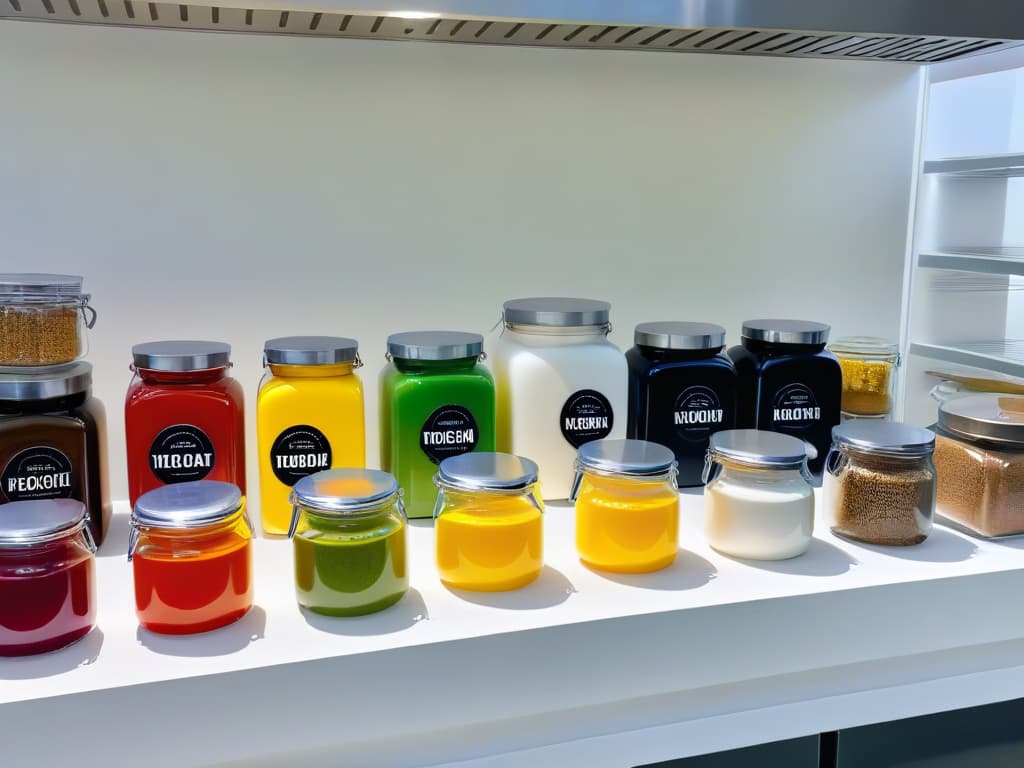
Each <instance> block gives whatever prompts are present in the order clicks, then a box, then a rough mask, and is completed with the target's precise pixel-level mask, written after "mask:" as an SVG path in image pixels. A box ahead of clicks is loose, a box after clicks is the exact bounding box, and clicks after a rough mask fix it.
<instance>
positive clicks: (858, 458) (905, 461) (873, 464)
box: [836, 445, 932, 472]
mask: <svg viewBox="0 0 1024 768" xmlns="http://www.w3.org/2000/svg"><path fill="white" fill-rule="evenodd" d="M836 451H837V452H838V453H840V454H843V455H845V456H847V457H848V458H849V459H850V460H852V461H854V462H855V463H856V464H857V466H859V467H864V468H865V469H877V470H879V471H888V472H899V471H901V470H906V469H916V468H917V467H920V466H922V465H925V464H927V463H928V462H929V461H931V458H932V452H931V451H928V452H927V453H915V454H907V455H893V454H891V453H879V452H876V451H866V450H863V449H860V448H854V447H852V446H848V445H837V446H836Z"/></svg>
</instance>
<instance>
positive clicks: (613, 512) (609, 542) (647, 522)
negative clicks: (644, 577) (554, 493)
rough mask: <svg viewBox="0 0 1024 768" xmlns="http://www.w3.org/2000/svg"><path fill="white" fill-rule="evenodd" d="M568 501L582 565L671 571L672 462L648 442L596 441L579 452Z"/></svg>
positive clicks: (675, 500) (674, 544)
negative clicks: (573, 514) (571, 505)
mask: <svg viewBox="0 0 1024 768" xmlns="http://www.w3.org/2000/svg"><path fill="white" fill-rule="evenodd" d="M570 500H571V501H573V502H575V504H576V550H577V552H578V553H579V556H580V560H582V561H583V564H584V565H587V566H589V567H591V568H594V569H597V570H601V571H613V572H616V573H648V572H650V571H658V570H661V569H662V568H666V567H668V566H669V565H671V564H672V563H673V562H674V561H675V559H676V552H677V551H678V549H679V491H678V489H677V487H676V461H675V457H674V455H673V453H672V451H670V450H669V449H668V448H666V447H665V446H663V445H658V444H657V443H650V442H647V441H646V440H595V441H593V442H590V443H585V444H584V445H583V446H581V447H580V449H579V453H578V455H577V458H576V480H575V482H574V483H573V489H572V495H571V497H570Z"/></svg>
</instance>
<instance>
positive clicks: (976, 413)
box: [939, 394, 1024, 443]
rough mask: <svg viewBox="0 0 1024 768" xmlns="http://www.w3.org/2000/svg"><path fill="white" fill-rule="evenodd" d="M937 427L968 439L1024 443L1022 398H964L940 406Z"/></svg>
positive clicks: (1011, 396) (987, 395)
mask: <svg viewBox="0 0 1024 768" xmlns="http://www.w3.org/2000/svg"><path fill="white" fill-rule="evenodd" d="M939 426H940V427H942V429H944V430H946V431H947V432H951V433H952V434H955V435H960V436H962V437H966V438H967V439H969V440H994V441H996V442H1003V443H1024V397H1019V396H1014V395H999V394H978V395H964V396H963V397H955V398H953V399H951V400H946V401H945V402H943V403H941V404H940V405H939Z"/></svg>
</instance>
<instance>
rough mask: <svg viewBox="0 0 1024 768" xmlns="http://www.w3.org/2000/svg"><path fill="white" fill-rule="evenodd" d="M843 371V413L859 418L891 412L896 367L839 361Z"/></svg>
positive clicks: (888, 363)
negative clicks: (891, 389) (894, 368)
mask: <svg viewBox="0 0 1024 768" xmlns="http://www.w3.org/2000/svg"><path fill="white" fill-rule="evenodd" d="M839 367H840V368H841V369H842V371H843V398H842V409H843V411H845V412H846V413H852V414H855V415H858V416H884V415H886V414H887V413H889V411H890V410H891V409H892V398H891V396H890V395H889V391H890V387H891V380H892V371H893V364H892V363H890V362H888V361H887V360H857V359H852V358H845V357H840V358H839Z"/></svg>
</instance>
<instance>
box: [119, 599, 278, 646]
mask: <svg viewBox="0 0 1024 768" xmlns="http://www.w3.org/2000/svg"><path fill="white" fill-rule="evenodd" d="M266 626H267V614H266V611H264V610H263V609H262V608H260V607H259V606H258V605H254V606H253V607H252V608H251V609H250V610H249V612H248V613H247V614H245V616H243V617H242V618H240V619H239V620H238V621H236V622H235V623H234V624H228V625H227V626H226V627H221V628H220V629H214V630H211V631H209V632H201V633H199V634H195V635H160V634H157V633H156V632H150V631H149V630H148V629H143V628H142V627H139V628H138V629H137V630H136V631H135V639H136V640H138V641H139V643H140V644H141V645H144V646H145V647H146V648H148V649H149V650H151V651H153V652H154V653H159V654H162V655H164V656H191V657H195V656H226V655H228V654H230V653H236V652H237V651H240V650H242V649H243V648H245V647H246V646H247V645H249V643H252V642H255V641H256V640H262V639H263V632H264V630H265V629H266ZM196 638H202V640H201V642H196Z"/></svg>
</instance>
